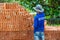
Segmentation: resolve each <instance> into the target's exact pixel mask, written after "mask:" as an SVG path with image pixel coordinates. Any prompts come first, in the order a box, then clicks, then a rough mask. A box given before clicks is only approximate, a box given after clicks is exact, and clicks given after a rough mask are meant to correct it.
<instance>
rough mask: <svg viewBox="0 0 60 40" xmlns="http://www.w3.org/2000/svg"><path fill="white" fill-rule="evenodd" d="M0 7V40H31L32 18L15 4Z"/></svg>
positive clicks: (5, 4) (3, 4) (2, 4)
mask: <svg viewBox="0 0 60 40" xmlns="http://www.w3.org/2000/svg"><path fill="white" fill-rule="evenodd" d="M0 5H1V6H0V40H33V39H34V38H33V27H32V25H33V16H32V15H30V14H29V13H28V12H27V11H26V10H25V9H24V8H23V7H22V6H21V5H18V4H17V3H0Z"/></svg>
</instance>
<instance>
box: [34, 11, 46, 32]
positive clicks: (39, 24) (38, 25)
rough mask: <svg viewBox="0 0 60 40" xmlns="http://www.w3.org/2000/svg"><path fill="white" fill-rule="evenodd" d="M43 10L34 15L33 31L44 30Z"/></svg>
mask: <svg viewBox="0 0 60 40" xmlns="http://www.w3.org/2000/svg"><path fill="white" fill-rule="evenodd" d="M44 20H45V14H44V12H40V13H37V14H36V16H35V17H34V32H44Z"/></svg>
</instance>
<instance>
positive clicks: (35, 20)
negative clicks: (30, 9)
mask: <svg viewBox="0 0 60 40" xmlns="http://www.w3.org/2000/svg"><path fill="white" fill-rule="evenodd" d="M34 27H37V18H36V17H35V18H34Z"/></svg>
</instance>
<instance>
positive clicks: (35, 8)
mask: <svg viewBox="0 0 60 40" xmlns="http://www.w3.org/2000/svg"><path fill="white" fill-rule="evenodd" d="M33 9H34V10H35V11H38V10H39V11H40V12H44V9H43V8H42V6H41V5H39V4H38V5H36V7H33Z"/></svg>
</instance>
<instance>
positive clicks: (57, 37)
mask: <svg viewBox="0 0 60 40" xmlns="http://www.w3.org/2000/svg"><path fill="white" fill-rule="evenodd" d="M45 40H60V27H51V26H50V27H45Z"/></svg>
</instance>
